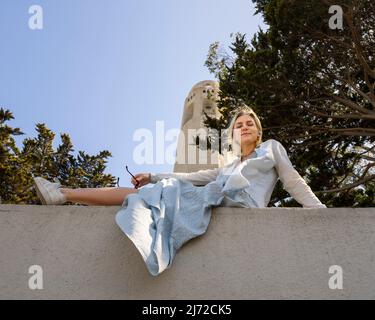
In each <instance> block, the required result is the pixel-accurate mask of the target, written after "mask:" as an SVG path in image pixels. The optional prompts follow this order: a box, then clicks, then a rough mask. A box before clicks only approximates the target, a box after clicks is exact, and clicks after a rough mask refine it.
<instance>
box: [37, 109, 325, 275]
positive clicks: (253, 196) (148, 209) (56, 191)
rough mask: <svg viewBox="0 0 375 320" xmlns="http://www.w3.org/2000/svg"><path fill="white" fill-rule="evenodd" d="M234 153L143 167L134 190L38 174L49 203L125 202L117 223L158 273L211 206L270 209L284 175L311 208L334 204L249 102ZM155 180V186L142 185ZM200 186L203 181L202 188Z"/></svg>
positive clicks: (235, 133) (233, 126) (234, 135)
mask: <svg viewBox="0 0 375 320" xmlns="http://www.w3.org/2000/svg"><path fill="white" fill-rule="evenodd" d="M228 133H229V137H230V139H231V141H230V142H231V145H232V150H233V151H232V156H233V159H232V161H230V163H229V164H227V165H226V166H224V167H221V168H217V169H208V170H200V171H198V172H192V173H159V174H152V173H140V174H137V175H135V178H136V179H137V181H138V182H137V181H136V180H135V179H132V180H131V183H132V184H133V185H134V186H135V189H133V188H116V187H115V188H82V189H70V188H61V185H60V184H59V183H51V182H49V181H47V180H45V179H43V178H35V179H34V180H35V185H36V190H37V193H38V196H39V197H40V199H41V201H42V203H44V204H62V203H65V202H66V201H70V202H74V203H82V204H88V205H122V208H121V209H120V211H119V212H118V213H117V216H116V222H117V224H118V225H119V227H120V228H121V230H122V231H123V232H124V233H125V234H126V235H127V236H128V237H129V238H130V239H131V240H132V241H133V243H134V244H135V246H136V247H137V249H138V250H139V252H140V253H141V255H142V257H143V259H144V261H145V263H146V266H147V268H148V270H149V271H150V273H151V274H152V275H157V274H159V273H161V272H162V271H163V270H165V269H166V268H169V267H170V265H171V263H172V261H173V259H174V256H175V254H176V251H177V250H178V249H179V248H180V247H181V246H182V245H183V244H184V243H185V242H186V241H188V240H190V239H192V238H194V237H196V236H199V235H201V234H203V233H204V232H205V231H206V229H207V227H208V224H209V221H210V217H211V208H212V207H215V206H236V207H244V208H264V207H267V205H268V203H269V201H270V198H271V194H272V191H273V189H274V187H275V184H276V182H277V179H278V178H280V180H281V181H282V183H283V186H284V189H285V190H286V191H288V192H289V194H290V195H291V196H292V197H293V198H294V199H295V200H296V201H298V202H299V203H300V204H301V205H302V206H303V207H304V208H326V206H325V205H324V204H322V203H321V202H320V201H319V199H318V198H317V197H316V196H315V194H314V193H313V192H312V190H311V188H310V187H309V186H308V185H307V184H306V182H305V181H304V179H303V178H302V177H301V176H300V175H299V173H298V172H297V171H296V170H295V169H294V167H293V165H292V163H291V162H290V160H289V157H288V155H287V152H286V150H285V148H284V147H283V146H282V144H281V143H280V142H278V141H277V140H274V139H269V140H267V141H265V142H262V126H261V123H260V121H259V119H258V117H257V115H256V114H255V113H254V111H253V110H252V109H251V108H249V107H247V106H243V107H241V108H239V109H238V111H237V112H236V113H235V114H234V115H233V117H232V119H231V122H230V125H229V132H228ZM149 183H153V184H154V186H153V187H152V188H142V187H143V186H145V185H147V184H149ZM199 186H200V187H199Z"/></svg>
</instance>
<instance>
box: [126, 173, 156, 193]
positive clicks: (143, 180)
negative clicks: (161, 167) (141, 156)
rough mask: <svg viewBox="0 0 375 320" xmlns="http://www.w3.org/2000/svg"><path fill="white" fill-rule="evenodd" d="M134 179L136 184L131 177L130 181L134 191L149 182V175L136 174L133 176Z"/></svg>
mask: <svg viewBox="0 0 375 320" xmlns="http://www.w3.org/2000/svg"><path fill="white" fill-rule="evenodd" d="M134 177H135V178H136V179H137V180H138V183H137V181H136V180H135V179H134V178H133V177H132V179H131V183H132V184H133V185H134V187H135V188H136V189H138V188H140V187H143V186H145V185H146V184H149V183H150V182H151V173H138V174H136V175H134Z"/></svg>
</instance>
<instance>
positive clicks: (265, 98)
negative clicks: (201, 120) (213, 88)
mask: <svg viewBox="0 0 375 320" xmlns="http://www.w3.org/2000/svg"><path fill="white" fill-rule="evenodd" d="M253 2H254V3H255V5H256V9H257V13H258V14H262V16H263V18H264V20H265V22H266V24H267V25H268V27H269V28H268V30H267V31H264V30H259V31H258V32H257V33H256V34H255V35H254V36H253V38H252V39H251V41H250V43H248V42H247V39H246V35H242V34H237V35H236V37H235V39H234V41H233V43H232V46H231V47H230V49H231V52H232V54H233V58H232V59H229V58H227V59H226V60H223V59H220V56H219V55H215V50H218V48H219V46H218V44H217V43H216V44H215V46H211V47H210V52H209V55H208V62H207V63H206V65H207V66H210V67H211V68H210V71H211V72H213V73H214V74H215V75H217V77H218V80H219V82H220V90H221V92H220V101H219V109H220V111H221V113H222V117H221V119H220V120H219V123H216V124H215V123H214V122H213V121H212V120H209V121H206V125H208V126H211V127H215V128H217V129H221V128H224V127H225V126H226V125H227V124H228V120H229V112H230V111H231V110H232V109H233V108H236V105H237V104H238V102H240V101H243V102H245V103H246V104H248V105H250V106H252V107H253V109H254V110H255V112H256V113H257V114H258V116H259V118H260V120H261V121H262V125H263V140H267V139H270V138H274V139H276V140H279V141H280V142H281V143H282V144H283V145H284V146H285V147H286V149H287V151H288V154H289V156H290V158H291V160H292V163H293V164H294V165H295V168H296V169H297V171H298V172H299V173H300V174H301V175H302V176H303V177H304V178H305V180H306V182H307V183H308V184H309V185H310V186H311V188H312V190H313V191H314V192H315V193H316V194H317V196H318V197H319V198H320V199H321V201H322V202H324V203H326V204H327V206H335V207H340V206H374V205H375V201H374V197H373V190H374V184H375V172H374V169H375V138H374V137H375V129H374V128H375V49H374V48H375V33H374V29H375V2H374V1H372V0H356V1H355V0H353V1H351V0H344V1H329V0H304V1H300V0H253ZM331 5H340V6H341V7H342V8H343V11H344V17H343V18H344V19H343V21H344V28H343V30H340V29H335V30H333V29H330V28H329V23H328V22H329V19H330V17H331V16H332V15H331V14H329V13H328V8H329V7H330V6H331ZM221 56H223V54H221ZM215 58H216V59H219V61H215ZM223 64H224V65H223ZM215 66H216V67H217V68H216V69H215ZM287 197H288V195H287V194H286V193H285V191H283V190H282V188H281V187H280V186H276V188H275V191H274V194H273V196H272V198H271V202H270V205H275V204H276V203H281V204H282V205H288V206H292V205H297V204H296V202H295V201H294V200H290V199H287Z"/></svg>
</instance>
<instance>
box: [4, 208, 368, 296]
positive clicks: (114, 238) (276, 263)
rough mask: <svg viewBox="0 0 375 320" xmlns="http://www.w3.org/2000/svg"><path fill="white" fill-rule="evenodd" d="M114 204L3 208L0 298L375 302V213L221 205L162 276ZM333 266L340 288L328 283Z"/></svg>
mask: <svg viewBox="0 0 375 320" xmlns="http://www.w3.org/2000/svg"><path fill="white" fill-rule="evenodd" d="M117 210H118V207H85V206H15V205H0V243H1V246H0V247H1V253H0V271H1V276H0V298H1V299H80V298H82V299H98V298H99V299H293V298H296V299H358V298H364V299H374V298H375V259H374V257H375V209H370V208H368V209H366V208H361V209H346V208H330V209H302V208H290V209H287V208H285V209H272V208H266V209H239V208H217V209H215V210H214V211H213V216H212V220H211V224H210V226H209V228H208V231H207V232H206V233H205V234H204V235H203V236H201V237H199V238H195V239H193V240H191V241H190V242H188V243H187V244H185V246H183V247H182V248H181V250H180V251H179V252H178V254H177V256H176V259H175V261H174V263H173V265H172V267H171V268H170V269H167V270H166V271H165V272H163V273H162V274H161V275H159V276H157V277H153V276H151V275H150V274H149V273H148V271H147V269H146V267H145V265H144V262H143V260H142V258H141V256H140V254H139V253H138V251H137V250H136V248H135V247H134V245H133V243H132V242H131V241H130V240H129V239H128V238H127V237H126V236H125V235H124V234H123V233H122V232H121V231H120V229H119V228H118V227H117V225H116V224H115V220H114V216H115V214H116V212H117ZM31 265H40V266H41V267H42V268H43V287H44V288H43V290H30V289H29V287H28V280H29V278H30V277H31V274H29V273H28V269H29V267H30V266H31ZM332 265H339V266H341V267H342V269H343V289H342V290H340V289H336V290H332V289H330V288H329V287H328V280H329V278H330V277H331V276H332V274H329V273H328V270H329V267H330V266H332Z"/></svg>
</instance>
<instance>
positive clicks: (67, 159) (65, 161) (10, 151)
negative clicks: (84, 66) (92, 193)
mask: <svg viewBox="0 0 375 320" xmlns="http://www.w3.org/2000/svg"><path fill="white" fill-rule="evenodd" d="M11 119H14V117H13V115H12V113H11V112H10V111H9V110H6V109H3V108H1V109H0V197H1V200H2V203H14V204H37V203H40V201H39V199H38V198H37V196H36V193H35V190H34V188H33V185H32V183H33V182H32V177H33V176H41V177H44V178H46V179H48V180H51V181H53V180H54V179H56V178H57V179H58V180H59V181H60V182H61V184H62V185H63V186H69V187H72V188H88V187H90V188H96V187H112V186H115V180H116V178H115V177H114V176H112V175H110V174H104V170H105V168H106V163H107V161H106V159H107V158H108V157H111V153H110V152H109V151H106V150H105V151H101V152H100V153H99V154H98V155H95V156H90V155H88V154H86V153H85V152H83V151H79V152H78V155H77V156H74V155H73V152H74V149H73V144H72V142H71V140H70V137H69V135H67V134H61V136H60V137H61V144H60V145H59V146H58V147H57V149H56V150H54V148H53V141H54V138H55V134H54V133H53V132H52V131H51V130H49V129H48V128H47V127H46V125H45V124H40V123H39V124H37V125H36V131H37V133H38V135H37V137H36V138H26V139H24V140H23V147H22V149H21V150H20V149H18V148H17V146H16V144H15V140H14V136H16V135H22V134H23V133H22V132H21V131H20V129H19V128H11V127H10V126H8V125H7V124H6V122H8V121H10V120H11Z"/></svg>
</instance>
